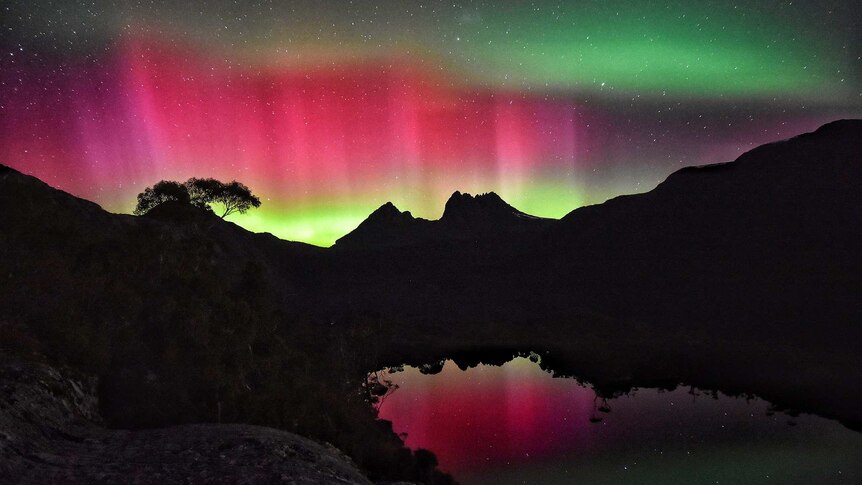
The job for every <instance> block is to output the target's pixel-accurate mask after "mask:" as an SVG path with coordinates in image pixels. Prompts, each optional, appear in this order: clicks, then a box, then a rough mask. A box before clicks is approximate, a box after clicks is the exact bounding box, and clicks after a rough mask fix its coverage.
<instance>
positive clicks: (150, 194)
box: [134, 178, 260, 218]
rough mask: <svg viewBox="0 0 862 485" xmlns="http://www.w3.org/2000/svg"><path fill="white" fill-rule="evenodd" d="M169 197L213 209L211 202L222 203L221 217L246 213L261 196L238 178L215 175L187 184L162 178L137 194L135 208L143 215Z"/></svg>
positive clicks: (138, 213)
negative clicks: (229, 179) (224, 179)
mask: <svg viewBox="0 0 862 485" xmlns="http://www.w3.org/2000/svg"><path fill="white" fill-rule="evenodd" d="M168 201H177V202H181V203H186V204H191V205H193V206H195V207H199V208H201V209H206V210H209V211H212V207H210V205H211V204H221V205H222V206H223V208H224V209H223V211H222V214H221V217H222V218H225V217H227V216H229V215H231V214H233V213H236V212H238V213H240V214H243V213H245V212H246V211H248V210H249V209H251V208H252V207H260V199H259V198H257V197H256V196H255V195H254V194H252V193H251V189H249V188H248V187H246V186H245V185H243V184H242V183H240V182H237V181H236V180H234V181H233V182H230V183H228V184H225V183H223V182H219V181H218V180H216V179H213V178H206V179H199V178H190V179H188V180H187V181H186V183H184V184H181V183H179V182H174V181H170V180H162V181H161V182H159V183H157V184H156V185H154V186H152V187H147V188H146V189H145V190H144V191H143V192H141V193H140V194H138V205H137V206H136V207H135V211H134V212H135V214H137V215H143V214H146V213H147V212H149V211H150V210H152V209H153V208H154V207H156V206H157V205H159V204H161V203H163V202H168Z"/></svg>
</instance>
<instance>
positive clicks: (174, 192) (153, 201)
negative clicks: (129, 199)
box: [134, 180, 191, 216]
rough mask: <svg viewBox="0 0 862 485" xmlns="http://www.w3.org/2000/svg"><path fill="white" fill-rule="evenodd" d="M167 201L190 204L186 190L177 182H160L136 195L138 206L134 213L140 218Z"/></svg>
mask: <svg viewBox="0 0 862 485" xmlns="http://www.w3.org/2000/svg"><path fill="white" fill-rule="evenodd" d="M169 201H176V202H179V203H183V204H188V203H189V202H191V197H190V196H189V191H188V188H187V187H186V186H185V185H183V184H181V183H179V182H173V181H171V180H162V181H161V182H159V183H157V184H155V185H153V186H152V187H147V188H146V189H144V191H143V192H141V193H140V194H138V204H137V205H136V206H135V211H134V212H135V214H137V215H139V216H141V215H144V214H146V213H147V212H149V211H150V210H152V209H153V208H154V207H156V206H158V205H161V204H163V203H165V202H169Z"/></svg>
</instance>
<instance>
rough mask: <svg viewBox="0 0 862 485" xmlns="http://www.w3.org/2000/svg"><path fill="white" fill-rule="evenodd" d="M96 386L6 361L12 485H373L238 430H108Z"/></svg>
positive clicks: (328, 459)
mask: <svg viewBox="0 0 862 485" xmlns="http://www.w3.org/2000/svg"><path fill="white" fill-rule="evenodd" d="M96 384H97V383H96V380H95V379H94V378H91V377H88V376H85V375H82V374H79V373H77V372H75V371H72V370H69V369H64V370H62V371H60V370H58V369H56V368H54V367H51V366H48V365H44V364H34V363H25V362H21V361H19V360H17V359H11V358H8V357H3V358H2V359H0V482H2V483H154V484H155V483H273V482H280V483H338V484H369V483H371V482H370V481H369V480H368V479H367V478H365V476H363V474H362V473H361V472H360V471H359V470H358V469H357V467H356V466H355V465H354V464H353V462H352V461H350V459H349V458H348V457H347V456H345V455H344V454H342V453H341V452H340V451H339V450H337V449H335V448H333V447H332V446H330V445H325V444H320V443H316V442H314V441H312V440H309V439H306V438H303V437H300V436H298V435H295V434H293V433H288V432H286V431H279V430H276V429H272V428H265V427H261V426H250V425H238V424H192V425H184V426H172V427H167V428H159V429H148V430H111V429H107V428H106V427H104V426H103V425H102V419H101V417H100V415H99V411H98V402H97V399H96V397H95V396H96Z"/></svg>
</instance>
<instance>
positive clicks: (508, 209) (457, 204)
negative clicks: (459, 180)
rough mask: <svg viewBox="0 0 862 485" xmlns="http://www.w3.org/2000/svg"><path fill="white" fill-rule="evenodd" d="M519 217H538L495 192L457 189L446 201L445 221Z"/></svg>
mask: <svg viewBox="0 0 862 485" xmlns="http://www.w3.org/2000/svg"><path fill="white" fill-rule="evenodd" d="M518 219H538V218H536V217H533V216H530V215H528V214H524V213H523V212H521V211H519V210H518V209H515V208H514V207H512V206H511V205H509V204H507V203H506V201H504V200H503V199H502V198H500V196H499V195H497V194H495V193H494V192H488V193H485V194H479V195H476V196H473V195H470V194H466V193H461V192H458V191H455V193H453V194H452V196H451V197H449V200H448V201H447V202H446V208H445V210H444V211H443V217H441V218H440V220H441V221H442V222H445V223H470V224H475V223H480V224H482V223H501V222H508V221H512V220H518Z"/></svg>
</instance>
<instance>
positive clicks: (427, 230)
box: [335, 192, 553, 251]
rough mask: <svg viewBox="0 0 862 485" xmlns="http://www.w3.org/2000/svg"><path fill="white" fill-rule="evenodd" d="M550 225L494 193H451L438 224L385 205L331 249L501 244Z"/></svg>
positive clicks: (547, 220)
mask: <svg viewBox="0 0 862 485" xmlns="http://www.w3.org/2000/svg"><path fill="white" fill-rule="evenodd" d="M552 223H553V220H551V219H545V218H542V217H536V216H531V215H529V214H524V213H523V212H521V211H519V210H518V209H515V208H514V207H512V206H511V205H509V204H507V203H506V202H505V201H504V200H503V199H501V198H500V196H499V195H497V194H495V193H494V192H489V193H487V194H481V195H477V196H473V195H470V194H462V193H461V192H455V193H454V194H452V196H451V197H450V198H449V200H448V201H447V202H446V207H445V209H444V211H443V217H441V218H440V220H437V221H429V220H427V219H422V218H417V217H413V215H412V214H410V212H409V211H405V212H401V211H400V210H398V208H397V207H395V205H394V204H392V202H387V203H385V204H383V205H382V206H380V208H379V209H377V210H376V211H374V212H372V213H371V215H370V216H368V218H367V219H366V220H365V221H363V222H362V223H361V224H360V225H359V227H357V228H356V229H354V230H353V231H351V232H350V233H348V234H346V235H345V236H343V237H341V238H340V239H338V241H336V243H335V248H337V249H339V250H348V251H356V250H362V251H379V250H381V249H384V248H387V249H391V248H398V247H405V246H423V245H449V244H451V243H469V242H471V241H473V242H476V241H478V240H483V239H485V240H493V241H495V242H497V241H501V242H503V241H504V240H506V239H510V238H512V237H518V236H521V235H526V234H530V233H535V232H537V231H540V230H542V229H544V228H546V227H549V226H550V225H551V224H552Z"/></svg>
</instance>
